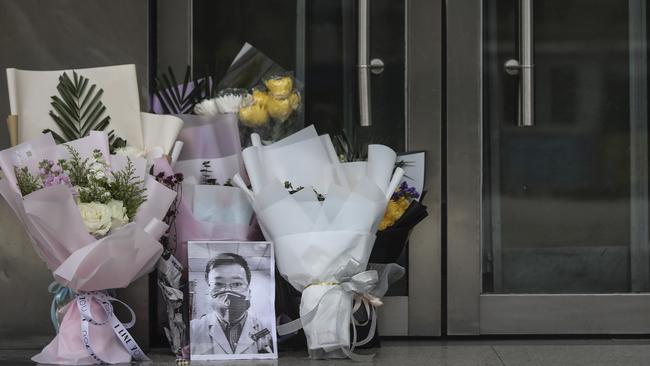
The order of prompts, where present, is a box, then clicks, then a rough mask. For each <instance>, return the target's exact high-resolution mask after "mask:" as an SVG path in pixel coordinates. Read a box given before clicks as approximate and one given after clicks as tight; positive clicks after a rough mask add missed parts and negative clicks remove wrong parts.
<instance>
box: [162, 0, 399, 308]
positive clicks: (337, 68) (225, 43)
mask: <svg viewBox="0 0 650 366" xmlns="http://www.w3.org/2000/svg"><path fill="white" fill-rule="evenodd" d="M193 4H194V5H193V9H192V10H193V21H192V24H193V27H192V28H193V41H192V47H193V50H192V52H193V53H192V55H193V56H192V60H193V66H194V70H195V72H196V73H198V74H199V75H201V73H202V72H203V70H205V69H206V67H208V68H210V67H214V65H216V66H217V67H224V66H227V65H228V64H229V63H230V61H231V60H232V59H233V58H234V57H235V55H236V54H237V52H238V51H239V49H240V47H241V46H242V45H243V44H244V43H245V42H249V43H251V44H252V45H253V46H255V47H256V48H257V49H258V50H260V51H262V52H263V53H265V54H266V55H267V56H269V57H270V58H271V59H273V60H275V61H276V62H277V63H278V64H279V65H280V66H282V67H284V68H285V69H287V70H293V71H294V72H295V73H296V75H297V76H298V79H300V80H301V81H302V82H303V84H304V90H303V96H304V98H303V101H304V111H303V116H302V117H303V119H304V123H305V125H308V124H314V125H315V126H316V129H317V130H318V131H319V133H329V134H330V135H342V134H345V136H346V138H347V139H348V141H349V142H350V143H351V145H352V147H353V150H355V151H356V154H355V155H356V158H364V157H365V154H366V151H367V146H368V144H370V143H380V144H385V145H388V146H390V147H392V148H393V149H395V150H396V151H398V152H401V151H404V148H405V143H404V142H405V110H404V108H405V103H404V98H405V94H404V90H405V87H404V82H405V78H404V75H405V43H404V39H405V38H404V29H405V23H404V21H405V20H404V19H405V13H404V12H405V4H404V2H403V1H394V0H373V1H372V2H371V6H370V15H369V24H370V29H369V55H370V58H371V59H372V58H380V59H381V60H382V61H383V62H384V70H383V72H382V73H381V74H378V75H375V74H372V76H371V82H370V87H371V90H370V91H371V108H372V109H371V112H372V126H370V127H359V107H358V104H359V94H358V93H359V91H358V83H357V64H358V61H357V50H358V49H357V19H358V13H357V3H356V1H347V0H341V1H331V0H296V1H285V0H269V1H263V2H262V1H258V0H237V1H232V0H195V1H194V3H193ZM160 66H161V67H165V65H160ZM407 253H408V248H405V250H404V251H403V253H402V255H401V256H400V258H399V260H398V262H399V264H401V265H402V266H404V267H408V255H407ZM407 273H408V271H407ZM389 294H390V295H400V296H405V295H408V280H407V279H406V278H403V279H402V280H400V282H399V283H397V284H395V285H393V286H392V287H391V290H390V293H389Z"/></svg>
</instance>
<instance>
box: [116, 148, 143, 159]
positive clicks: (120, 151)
mask: <svg viewBox="0 0 650 366" xmlns="http://www.w3.org/2000/svg"><path fill="white" fill-rule="evenodd" d="M115 155H122V156H137V157H140V158H141V157H143V156H144V151H142V150H140V149H138V148H137V147H135V146H124V147H118V148H117V149H115Z"/></svg>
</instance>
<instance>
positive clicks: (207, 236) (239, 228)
mask: <svg viewBox="0 0 650 366" xmlns="http://www.w3.org/2000/svg"><path fill="white" fill-rule="evenodd" d="M153 168H154V175H156V174H158V173H160V172H163V173H165V175H171V174H174V172H173V170H172V168H171V167H170V166H169V163H168V162H167V160H165V159H156V160H154V162H153ZM176 235H177V241H178V243H177V245H178V246H177V248H176V252H175V254H174V256H175V257H176V258H177V259H178V260H179V261H180V262H181V264H183V266H186V265H187V242H188V241H189V240H244V241H253V240H258V239H260V238H261V232H260V230H259V227H258V226H257V221H255V220H254V219H253V221H252V222H251V223H250V224H249V225H234V224H220V223H211V222H204V221H201V220H198V219H197V218H196V217H195V216H194V214H193V213H192V210H191V209H190V204H189V202H187V199H186V196H184V195H182V196H181V202H180V204H179V205H178V213H177V215H176Z"/></svg>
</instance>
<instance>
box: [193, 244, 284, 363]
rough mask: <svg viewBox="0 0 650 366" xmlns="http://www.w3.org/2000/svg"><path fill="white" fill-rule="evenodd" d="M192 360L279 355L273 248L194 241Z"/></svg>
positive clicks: (270, 246)
mask: <svg viewBox="0 0 650 366" xmlns="http://www.w3.org/2000/svg"><path fill="white" fill-rule="evenodd" d="M188 262H189V269H188V270H189V283H190V304H191V310H190V318H191V320H190V353H191V359H192V360H233V359H261V358H277V345H276V343H277V340H276V331H275V310H274V307H275V301H274V296H275V294H274V289H275V283H274V273H273V268H274V266H275V264H274V260H273V246H272V244H271V243H270V242H226V241H190V242H189V243H188Z"/></svg>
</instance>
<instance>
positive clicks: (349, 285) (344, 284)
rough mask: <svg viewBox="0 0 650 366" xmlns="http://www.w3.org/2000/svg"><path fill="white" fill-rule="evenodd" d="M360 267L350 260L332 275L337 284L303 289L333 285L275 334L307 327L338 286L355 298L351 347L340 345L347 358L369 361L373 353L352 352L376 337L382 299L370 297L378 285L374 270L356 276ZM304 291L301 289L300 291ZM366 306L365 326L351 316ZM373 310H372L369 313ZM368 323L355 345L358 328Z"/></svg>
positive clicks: (284, 333) (317, 283)
mask: <svg viewBox="0 0 650 366" xmlns="http://www.w3.org/2000/svg"><path fill="white" fill-rule="evenodd" d="M359 268H360V264H359V262H357V261H354V260H350V261H349V262H348V263H347V264H346V265H344V266H342V267H341V268H339V269H338V270H337V271H336V273H335V274H334V278H335V279H336V281H322V282H313V283H311V284H309V285H307V286H306V287H305V289H306V288H308V287H310V286H332V289H330V290H328V291H327V292H325V293H324V294H323V295H322V296H321V298H320V300H319V301H318V303H317V304H316V306H315V307H314V308H313V309H311V310H310V311H308V312H307V313H306V314H305V315H303V316H301V317H300V318H298V319H296V320H293V321H291V322H288V323H285V324H279V325H278V326H277V332H278V334H279V335H286V334H291V333H295V332H297V331H298V330H300V329H301V328H304V327H305V326H306V325H307V324H309V323H311V322H312V320H314V318H315V317H316V314H317V313H318V308H319V307H320V305H321V303H322V302H323V299H324V298H325V297H327V296H328V295H329V294H330V293H333V292H332V291H333V290H334V289H335V288H337V287H340V288H341V289H343V291H345V292H348V293H351V294H352V295H353V296H354V306H353V310H352V312H351V314H350V323H352V324H353V325H354V326H353V327H352V345H351V347H350V349H347V348H346V347H343V346H341V350H342V351H343V353H344V354H345V355H346V356H347V357H348V358H350V359H352V360H354V361H359V362H367V361H371V360H372V359H373V357H374V356H375V355H374V354H371V355H359V354H356V353H354V348H355V347H358V346H362V345H364V344H367V343H368V342H370V341H371V340H372V338H373V336H374V334H375V329H376V327H377V315H376V310H375V308H376V307H378V306H381V305H382V304H383V303H382V302H381V299H379V298H378V297H376V296H374V295H373V294H371V291H372V290H373V289H374V288H375V287H376V286H377V284H378V282H379V275H378V273H377V271H376V270H369V271H363V272H360V273H356V274H355V272H357V271H358V270H359ZM303 291H304V290H303ZM362 304H363V305H364V306H365V307H366V313H367V314H368V315H369V319H368V321H366V322H364V323H359V322H357V321H356V319H354V313H355V311H356V310H358V309H359V308H360V306H361V305H362ZM371 308H372V310H371ZM368 322H370V330H369V331H368V336H367V337H366V338H365V339H364V340H362V341H359V342H357V328H356V327H357V326H364V325H367V324H368Z"/></svg>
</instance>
